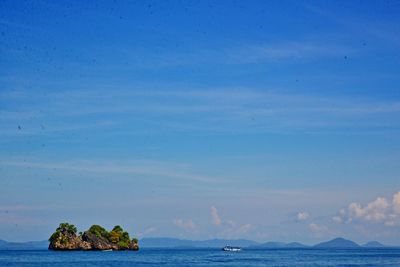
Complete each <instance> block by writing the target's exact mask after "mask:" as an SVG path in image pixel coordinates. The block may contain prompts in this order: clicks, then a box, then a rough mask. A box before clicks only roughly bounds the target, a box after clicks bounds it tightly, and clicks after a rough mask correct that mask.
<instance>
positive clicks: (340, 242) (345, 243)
mask: <svg viewBox="0 0 400 267" xmlns="http://www.w3.org/2000/svg"><path fill="white" fill-rule="evenodd" d="M358 247H360V245H358V244H357V243H355V242H353V241H351V240H348V239H344V238H341V237H338V238H335V239H332V240H330V241H327V242H322V243H319V244H316V245H315V246H314V248H358Z"/></svg>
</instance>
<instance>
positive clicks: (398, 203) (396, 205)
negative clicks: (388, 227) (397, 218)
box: [392, 191, 400, 214]
mask: <svg viewBox="0 0 400 267" xmlns="http://www.w3.org/2000/svg"><path fill="white" fill-rule="evenodd" d="M392 205H393V211H394V212H395V213H396V214H400V191H399V192H397V193H396V194H394V195H393V201H392Z"/></svg>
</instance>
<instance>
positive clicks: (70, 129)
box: [0, 1, 400, 245]
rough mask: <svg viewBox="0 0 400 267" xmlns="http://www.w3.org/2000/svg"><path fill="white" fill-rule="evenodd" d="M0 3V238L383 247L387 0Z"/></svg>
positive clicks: (393, 199)
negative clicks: (97, 233) (72, 229)
mask: <svg viewBox="0 0 400 267" xmlns="http://www.w3.org/2000/svg"><path fill="white" fill-rule="evenodd" d="M0 5H1V8H0V29H1V40H2V41H1V46H0V148H1V149H0V239H6V240H15V241H22V240H42V239H46V238H47V237H48V236H49V234H50V233H51V232H52V231H53V230H54V228H55V227H56V226H57V225H58V223H59V222H62V221H69V222H71V223H74V224H76V225H77V226H78V228H80V229H85V228H87V227H89V226H90V225H91V224H94V223H97V224H102V225H105V226H106V227H112V226H113V225H115V224H120V225H122V226H123V227H124V228H127V229H128V230H129V231H130V232H131V233H133V235H136V236H138V237H140V238H142V237H152V236H171V237H180V238H190V239H207V238H249V239H254V240H258V241H267V240H268V241H271V240H280V241H302V242H306V243H315V242H318V241H320V240H326V239H329V238H332V237H336V236H344V237H347V238H351V239H354V240H355V241H358V242H364V241H367V240H375V239H376V240H379V241H381V242H384V243H387V244H397V245H399V243H398V240H399V238H400V231H399V230H400V193H398V192H400V179H399V171H400V164H398V162H399V159H400V152H399V151H400V135H399V134H400V90H399V84H400V75H399V74H400V73H399V70H400V53H399V51H400V50H399V48H400V31H399V29H400V27H399V23H400V19H399V18H398V14H399V11H400V4H399V3H398V2H396V1H385V2H382V1H364V2H362V3H360V2H356V1H354V2H349V1H250V2H245V1H137V2H136V3H134V2H131V1H113V2H111V1H80V2H79V3H78V2H70V1H57V2H54V1H2V2H1V4H0Z"/></svg>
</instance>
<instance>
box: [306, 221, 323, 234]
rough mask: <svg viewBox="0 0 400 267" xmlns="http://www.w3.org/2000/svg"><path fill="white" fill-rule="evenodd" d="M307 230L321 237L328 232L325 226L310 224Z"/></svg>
mask: <svg viewBox="0 0 400 267" xmlns="http://www.w3.org/2000/svg"><path fill="white" fill-rule="evenodd" d="M308 230H310V232H312V233H313V234H315V235H317V236H322V235H324V234H325V233H327V232H328V227H326V226H325V225H320V224H316V223H310V224H309V225H308Z"/></svg>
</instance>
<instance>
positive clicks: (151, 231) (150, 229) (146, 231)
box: [137, 227, 157, 238]
mask: <svg viewBox="0 0 400 267" xmlns="http://www.w3.org/2000/svg"><path fill="white" fill-rule="evenodd" d="M155 231H157V228H156V227H149V228H147V229H145V230H144V231H143V232H139V233H138V234H137V236H138V237H140V238H141V237H143V236H146V235H148V234H151V233H153V232H155Z"/></svg>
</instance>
